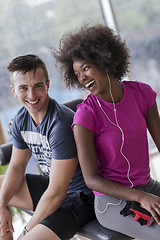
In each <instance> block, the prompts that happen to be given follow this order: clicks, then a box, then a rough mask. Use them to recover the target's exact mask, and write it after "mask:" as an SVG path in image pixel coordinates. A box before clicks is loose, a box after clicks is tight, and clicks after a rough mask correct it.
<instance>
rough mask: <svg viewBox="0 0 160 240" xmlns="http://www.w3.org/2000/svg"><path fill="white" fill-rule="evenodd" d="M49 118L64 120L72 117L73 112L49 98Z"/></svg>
mask: <svg viewBox="0 0 160 240" xmlns="http://www.w3.org/2000/svg"><path fill="white" fill-rule="evenodd" d="M48 110H49V111H48V113H49V116H51V117H52V119H55V120H59V119H66V118H71V119H73V117H74V111H73V110H71V109H70V108H68V107H66V106H65V105H64V104H62V103H58V102H57V101H56V100H54V99H52V98H50V103H49V109H48Z"/></svg>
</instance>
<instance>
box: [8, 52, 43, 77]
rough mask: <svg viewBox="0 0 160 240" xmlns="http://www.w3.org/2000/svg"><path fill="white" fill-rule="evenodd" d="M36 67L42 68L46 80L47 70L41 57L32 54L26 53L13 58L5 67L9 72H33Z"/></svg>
mask: <svg viewBox="0 0 160 240" xmlns="http://www.w3.org/2000/svg"><path fill="white" fill-rule="evenodd" d="M38 67H40V68H42V69H43V71H44V73H45V75H46V81H48V71H47V67H46V65H45V63H44V62H43V61H42V59H41V58H39V57H38V56H37V55H34V54H27V55H23V56H18V57H16V58H14V59H13V60H12V61H11V62H10V64H9V65H8V67H7V69H8V71H9V72H10V73H13V72H16V71H18V72H23V74H25V73H27V72H29V71H31V70H34V74H35V73H36V70H37V68H38Z"/></svg>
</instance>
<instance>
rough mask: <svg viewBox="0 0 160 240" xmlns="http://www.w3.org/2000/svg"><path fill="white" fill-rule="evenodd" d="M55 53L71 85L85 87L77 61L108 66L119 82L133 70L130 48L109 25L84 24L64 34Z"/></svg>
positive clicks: (67, 83) (105, 67)
mask: <svg viewBox="0 0 160 240" xmlns="http://www.w3.org/2000/svg"><path fill="white" fill-rule="evenodd" d="M52 54H53V56H54V57H55V58H56V60H57V62H59V63H60V64H61V68H62V70H63V71H64V81H65V83H66V85H67V86H68V87H78V88H81V87H82V86H81V85H80V84H79V82H78V80H77V77H76V76H75V74H74V70H73V62H74V61H75V60H85V61H88V62H90V63H92V64H93V65H95V66H96V67H98V68H99V69H101V70H106V69H107V71H108V73H110V74H112V75H113V76H114V77H115V78H116V79H117V80H118V81H121V80H122V78H123V77H124V76H125V75H126V74H127V73H128V72H129V69H128V65H129V58H130V55H129V49H128V48H127V46H126V44H125V42H124V41H122V40H121V38H120V36H119V35H118V34H115V33H114V31H113V30H112V29H110V28H109V27H107V26H106V25H101V24H97V25H94V26H83V27H81V28H80V29H79V30H78V31H75V32H73V33H68V34H66V35H64V36H63V37H62V39H61V41H60V45H59V49H58V50H55V49H53V50H52Z"/></svg>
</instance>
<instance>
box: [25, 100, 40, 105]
mask: <svg viewBox="0 0 160 240" xmlns="http://www.w3.org/2000/svg"><path fill="white" fill-rule="evenodd" d="M27 102H28V103H30V104H35V103H37V102H38V100H37V101H35V102H30V101H27Z"/></svg>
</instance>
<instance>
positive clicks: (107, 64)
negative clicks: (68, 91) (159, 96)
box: [53, 25, 160, 240]
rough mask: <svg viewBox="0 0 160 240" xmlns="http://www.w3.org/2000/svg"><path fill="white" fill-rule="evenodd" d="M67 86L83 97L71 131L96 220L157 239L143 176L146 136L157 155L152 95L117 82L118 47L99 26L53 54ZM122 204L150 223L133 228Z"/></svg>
mask: <svg viewBox="0 0 160 240" xmlns="http://www.w3.org/2000/svg"><path fill="white" fill-rule="evenodd" d="M53 55H54V56H55V58H56V60H57V61H58V62H60V64H61V66H62V69H63V71H64V79H65V82H66V84H67V86H68V87H76V86H77V87H78V88H81V87H82V88H85V89H87V90H89V91H90V95H89V96H88V97H87V99H86V100H84V101H83V103H82V104H80V105H79V106H78V108H77V112H76V114H75V117H74V121H73V125H72V126H73V131H74V136H75V140H76V144H77V150H78V157H79V162H80V165H81V168H82V172H83V175H84V178H85V181H86V184H87V186H88V187H89V188H91V189H92V190H93V191H94V193H95V212H96V216H97V219H98V221H99V222H100V223H101V224H102V225H103V226H104V227H106V228H110V229H113V230H116V231H119V232H122V233H124V234H127V235H129V236H132V237H134V238H138V239H145V240H147V239H148V240H150V239H154V240H156V239H159V234H160V226H159V225H158V224H160V218H159V217H158V215H160V183H159V182H157V181H155V180H153V179H152V178H151V176H150V169H149V153H148V142H147V129H148V130H149V132H150V134H151V136H152V138H153V140H154V142H155V144H156V146H157V148H158V150H159V151H160V117H159V114H158V110H157V104H156V93H155V92H154V91H153V90H152V89H151V87H150V86H149V85H147V84H144V83H140V82H137V81H122V78H123V77H124V76H125V75H126V74H127V73H128V67H129V58H130V56H129V51H128V48H127V47H126V45H125V43H124V41H122V40H121V38H120V37H119V36H118V35H116V34H115V33H114V32H113V31H112V30H111V29H110V28H108V27H107V26H103V25H95V26H91V27H89V26H88V27H87V26H86V27H82V28H81V29H80V30H79V31H77V32H75V33H71V34H68V35H65V36H64V37H63V38H62V40H61V45H60V47H59V51H55V50H54V51H53ZM127 201H133V202H136V203H138V204H139V205H138V206H139V207H140V205H141V206H142V207H143V208H141V209H143V210H147V213H149V214H151V215H152V216H153V218H154V220H155V221H154V223H153V224H152V225H151V226H150V227H148V226H146V225H145V226H143V227H142V226H141V225H140V224H139V222H137V221H133V214H129V215H128V216H126V217H124V216H123V215H121V214H120V212H121V211H122V209H124V207H125V206H126V203H127Z"/></svg>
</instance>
